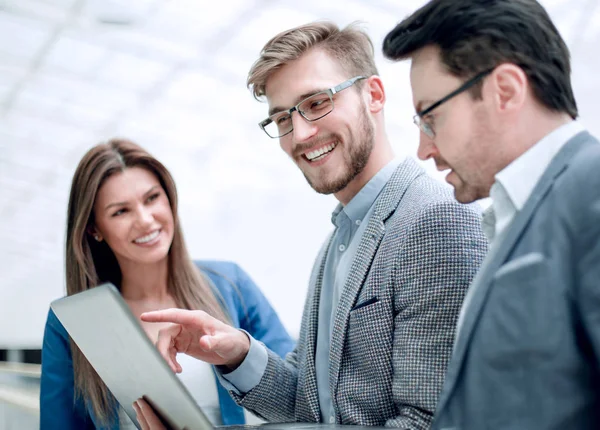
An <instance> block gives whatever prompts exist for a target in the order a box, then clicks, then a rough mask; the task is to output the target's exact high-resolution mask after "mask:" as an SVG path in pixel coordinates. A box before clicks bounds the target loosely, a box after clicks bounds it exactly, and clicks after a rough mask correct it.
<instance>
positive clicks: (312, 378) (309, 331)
mask: <svg viewBox="0 0 600 430" xmlns="http://www.w3.org/2000/svg"><path fill="white" fill-rule="evenodd" d="M332 239H333V235H330V236H329V238H328V239H327V240H326V241H325V245H324V246H323V247H322V248H321V251H320V252H319V255H318V256H317V260H316V261H317V262H318V266H315V270H314V271H313V273H312V275H311V280H310V286H311V287H312V293H311V294H310V298H309V300H310V302H309V304H308V306H307V310H308V312H309V316H308V319H307V327H306V368H305V369H304V370H303V373H304V385H305V386H304V392H305V393H306V401H307V403H308V405H309V407H310V410H311V412H312V414H313V416H314V418H315V422H320V420H321V412H320V411H321V408H320V406H319V393H318V389H317V371H316V366H315V354H316V350H317V329H318V325H319V321H318V319H319V303H320V298H321V290H322V286H323V273H324V271H325V261H326V259H327V250H328V249H329V246H330V245H331V240H332Z"/></svg>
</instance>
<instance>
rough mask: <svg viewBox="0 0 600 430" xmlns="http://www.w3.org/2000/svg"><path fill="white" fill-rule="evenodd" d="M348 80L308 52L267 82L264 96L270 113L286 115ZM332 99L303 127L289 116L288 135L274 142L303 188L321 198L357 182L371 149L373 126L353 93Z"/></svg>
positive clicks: (317, 52)
mask: <svg viewBox="0 0 600 430" xmlns="http://www.w3.org/2000/svg"><path fill="white" fill-rule="evenodd" d="M349 78H352V76H348V74H347V73H346V72H344V70H342V68H341V67H340V66H339V64H338V62H336V61H335V60H333V59H332V58H331V57H330V56H328V55H327V54H326V53H324V52H323V51H321V50H311V51H309V52H307V53H305V54H304V55H303V56H302V57H300V58H299V59H297V60H295V61H293V62H291V63H288V64H286V65H285V66H283V67H282V68H281V69H279V70H278V71H276V72H275V73H274V74H273V75H272V76H270V77H269V79H268V82H267V86H266V96H267V100H268V102H269V108H270V111H272V112H275V111H282V110H285V109H289V108H291V107H292V106H294V105H296V104H297V103H299V102H300V101H301V100H303V99H305V98H306V97H308V96H310V95H313V94H315V93H317V92H319V91H323V90H326V89H328V88H332V87H334V86H336V85H339V84H341V83H342V82H344V81H345V80H347V79H349ZM333 97H334V98H333V101H334V109H333V111H332V112H331V113H329V114H328V115H327V116H325V117H323V118H321V119H319V120H316V121H312V122H309V121H307V120H305V119H304V118H303V117H301V116H300V114H299V113H298V112H293V113H292V123H293V126H294V130H293V131H292V132H291V133H289V134H287V135H285V136H283V137H281V138H280V139H279V141H280V144H281V147H282V149H283V150H284V151H285V152H286V153H287V154H288V155H289V156H290V158H292V160H294V162H295V163H296V165H297V166H298V167H299V168H300V170H301V171H302V173H303V174H304V177H305V178H306V180H307V181H308V183H309V185H310V186H311V187H312V188H313V189H314V190H315V191H317V192H319V193H321V194H335V193H338V192H340V191H342V190H344V189H345V188H346V187H347V186H348V184H350V183H351V182H352V181H353V180H355V179H357V177H359V176H360V174H361V173H362V172H363V170H364V169H365V166H366V165H367V163H368V161H369V157H370V156H371V151H372V149H373V145H374V125H373V123H372V119H371V118H370V117H369V116H368V113H367V109H366V106H365V103H364V101H363V99H362V98H361V95H360V93H359V92H358V91H357V90H356V88H355V87H350V88H348V89H346V90H344V91H341V92H340V93H338V94H336V95H334V96H333Z"/></svg>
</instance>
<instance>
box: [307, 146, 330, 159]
mask: <svg viewBox="0 0 600 430" xmlns="http://www.w3.org/2000/svg"><path fill="white" fill-rule="evenodd" d="M335 145H336V144H335V143H330V144H329V145H327V146H324V147H322V148H320V149H317V150H315V151H311V152H307V153H306V158H308V159H309V160H310V161H314V160H315V158H317V157H320V156H321V155H323V154H327V153H329V152H331V151H333V148H335Z"/></svg>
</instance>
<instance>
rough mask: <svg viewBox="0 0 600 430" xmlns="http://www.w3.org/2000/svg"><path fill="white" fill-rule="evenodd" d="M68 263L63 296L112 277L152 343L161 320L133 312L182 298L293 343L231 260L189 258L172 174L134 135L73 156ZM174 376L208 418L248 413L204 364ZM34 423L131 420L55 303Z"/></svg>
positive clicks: (266, 337)
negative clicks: (78, 159) (155, 321)
mask: <svg viewBox="0 0 600 430" xmlns="http://www.w3.org/2000/svg"><path fill="white" fill-rule="evenodd" d="M65 266H66V267H65V269H66V284H67V294H68V295H72V294H76V293H79V292H81V291H85V290H87V289H90V288H94V287H95V286H97V285H100V284H102V283H105V282H111V283H113V284H114V285H115V286H116V287H117V288H118V289H119V291H120V293H121V295H122V297H123V299H124V300H125V301H126V302H127V304H128V305H129V308H130V309H131V311H132V313H133V314H134V315H135V316H136V317H137V318H138V321H139V322H140V324H141V326H142V327H143V329H144V330H145V332H146V334H147V335H148V337H149V338H150V339H151V340H152V341H153V342H156V340H157V336H158V331H159V330H160V329H161V328H162V327H163V326H161V325H160V324H149V323H144V322H142V321H141V320H140V319H139V316H140V315H141V314H142V313H143V312H146V311H150V310H157V309H165V308H171V307H178V308H185V309H200V310H203V311H205V312H207V313H209V314H210V315H212V316H214V317H215V318H218V319H219V320H221V321H223V322H226V323H228V324H231V325H232V326H235V327H238V328H240V329H243V330H246V331H247V332H248V333H250V334H251V335H252V336H253V337H255V338H257V339H258V340H260V341H262V342H263V343H265V345H267V347H269V348H270V349H271V350H273V351H274V352H276V353H278V354H280V355H281V356H284V355H285V354H286V353H288V352H290V351H291V350H292V349H293V347H294V343H293V341H292V340H291V338H290V337H289V335H288V334H287V332H286V331H285V329H284V327H283V326H282V324H281V322H280V320H279V318H278V317H277V315H276V313H275V311H274V310H273V309H272V308H271V306H270V304H269V303H268V301H267V299H266V298H265V297H264V296H263V294H262V293H261V292H260V290H259V289H258V288H257V286H256V285H255V284H254V283H253V282H252V280H251V279H250V278H249V277H248V275H247V274H246V273H244V272H243V271H242V270H241V269H240V268H239V267H238V266H237V265H236V264H234V263H229V262H217V261H192V260H191V258H190V256H189V255H188V252H187V249H186V246H185V242H184V239H183V233H182V230H181V225H180V222H179V219H178V215H177V192H176V189H175V183H174V181H173V178H172V177H171V175H170V173H169V171H168V170H167V169H166V168H165V167H164V166H163V165H162V164H161V163H160V162H159V161H158V160H156V159H155V158H154V157H152V156H151V155H150V154H148V153H147V152H146V151H145V150H144V149H142V148H141V147H139V146H138V145H136V144H134V143H133V142H131V141H128V140H125V139H113V140H111V141H109V142H107V143H102V144H99V145H97V146H95V147H93V148H92V149H90V150H89V151H88V152H87V153H86V154H85V156H84V157H83V159H82V160H81V162H80V163H79V165H78V167H77V169H76V171H75V174H74V177H73V182H72V185H71V192H70V196H69V206H68V214H67V235H66V265H65ZM184 359H185V358H184ZM178 376H179V377H180V378H181V379H182V382H183V383H184V384H185V385H186V387H187V388H188V391H190V393H191V394H192V396H194V398H195V399H196V401H197V402H198V404H199V405H200V406H201V407H202V409H203V411H204V412H205V413H206V414H207V415H208V417H209V419H210V420H211V421H212V422H213V424H216V425H217V424H226V425H229V424H242V423H244V422H245V420H244V411H243V410H242V409H241V408H240V407H238V406H237V405H236V404H235V402H234V401H233V400H232V399H231V398H230V397H229V394H228V393H227V391H226V390H225V389H224V388H223V387H221V385H220V384H219V383H218V382H217V380H216V376H215V374H214V373H213V369H212V368H211V367H210V365H208V364H206V363H202V362H200V361H198V360H192V361H191V362H190V363H189V364H188V365H187V366H186V372H184V373H182V374H180V375H178ZM148 377H149V378H151V377H152V375H148ZM40 428H41V429H42V430H44V429H88V428H90V429H93V428H102V429H111V430H114V429H121V430H123V429H127V428H134V427H133V423H132V422H131V420H129V418H128V417H127V415H126V414H125V413H124V410H123V409H122V408H121V407H120V406H119V405H118V404H117V402H116V401H115V399H114V398H113V397H112V396H111V394H110V392H109V390H108V388H107V387H106V385H105V384H104V383H103V382H102V380H101V379H100V377H99V376H98V375H97V373H96V372H95V371H94V369H93V368H92V366H91V365H90V363H89V362H88V361H87V360H86V358H85V357H84V356H83V354H82V353H81V351H80V350H79V349H78V348H77V346H76V345H75V344H74V343H73V342H72V341H71V340H70V339H69V336H68V334H67V332H66V331H65V329H64V327H63V326H62V325H61V324H60V322H59V321H58V319H57V318H56V316H55V315H54V313H53V312H52V311H51V310H50V312H49V314H48V319H47V322H46V328H45V331H44V342H43V347H42V378H41V392H40Z"/></svg>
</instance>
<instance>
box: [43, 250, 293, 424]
mask: <svg viewBox="0 0 600 430" xmlns="http://www.w3.org/2000/svg"><path fill="white" fill-rule="evenodd" d="M196 265H197V266H198V267H199V268H200V269H201V271H202V272H203V273H204V274H205V275H206V276H208V278H209V279H210V280H211V281H212V283H213V285H214V287H215V288H216V290H217V292H218V293H219V294H217V297H218V298H219V299H222V302H224V303H222V304H223V305H224V307H225V308H226V310H227V311H228V312H229V317H230V318H231V322H232V324H233V325H234V326H235V327H238V328H241V329H243V330H246V331H247V332H248V333H250V334H251V335H252V336H253V337H254V338H255V339H257V340H260V341H261V342H263V343H264V344H265V345H266V346H267V347H268V348H269V349H271V350H272V351H274V352H275V353H277V354H279V355H280V356H282V357H283V356H285V355H286V354H287V353H288V352H290V351H292V349H293V348H294V346H295V344H294V342H293V341H292V339H291V338H290V336H289V335H288V333H287V332H286V330H285V328H284V327H283V325H282V324H281V321H280V320H279V317H278V316H277V314H276V313H275V311H274V310H273V308H272V307H271V305H270V304H269V302H268V301H267V299H266V298H265V296H264V295H263V294H262V293H261V291H260V290H259V289H258V287H257V286H256V284H254V282H253V281H252V280H251V279H250V277H249V276H248V275H247V274H246V273H245V272H244V271H243V270H242V269H241V268H240V267H239V266H238V265H237V264H235V263H230V262H219V261H197V262H196ZM234 285H235V286H234ZM219 296H220V297H219ZM215 378H216V375H215ZM199 383H200V382H199ZM217 391H218V396H219V404H220V407H221V416H222V419H223V424H225V425H231V424H244V411H243V409H242V408H241V407H239V406H238V405H236V403H235V402H234V401H233V400H232V399H231V397H230V396H229V394H228V393H227V390H225V389H224V388H223V387H222V386H221V384H220V383H219V382H218V381H217ZM94 428H104V429H106V430H109V429H110V430H118V429H119V423H118V422H116V423H114V424H112V425H111V426H109V427H100V426H99V425H96V420H95V417H94V415H93V413H92V411H91V410H90V409H88V408H87V407H86V405H85V404H84V402H83V400H82V399H77V400H75V397H74V377H73V363H72V359H71V349H70V344H69V336H68V334H67V332H66V330H65V329H64V327H63V326H62V324H61V323H60V322H59V321H58V319H57V318H56V315H54V312H52V310H50V311H49V313H48V319H47V321H46V328H45V330H44V342H43V346H42V377H41V386H40V429H41V430H45V429H61V430H69V429H78V430H79V429H94Z"/></svg>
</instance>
